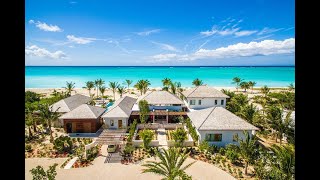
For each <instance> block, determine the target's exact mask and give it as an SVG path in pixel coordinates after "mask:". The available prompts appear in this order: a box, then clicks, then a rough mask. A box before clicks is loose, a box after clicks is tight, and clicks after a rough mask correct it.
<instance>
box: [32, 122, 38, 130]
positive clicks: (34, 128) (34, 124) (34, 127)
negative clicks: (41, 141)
mask: <svg viewBox="0 0 320 180" xmlns="http://www.w3.org/2000/svg"><path fill="white" fill-rule="evenodd" d="M33 131H34V132H37V123H36V121H34V122H33Z"/></svg>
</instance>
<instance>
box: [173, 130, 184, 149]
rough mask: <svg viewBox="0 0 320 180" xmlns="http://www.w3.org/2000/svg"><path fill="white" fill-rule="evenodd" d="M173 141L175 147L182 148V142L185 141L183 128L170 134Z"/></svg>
mask: <svg viewBox="0 0 320 180" xmlns="http://www.w3.org/2000/svg"><path fill="white" fill-rule="evenodd" d="M171 136H172V138H173V140H174V141H175V146H176V147H182V146H183V143H184V141H185V140H186V139H187V132H186V131H185V130H184V128H177V129H176V130H174V131H173V132H172V133H171Z"/></svg>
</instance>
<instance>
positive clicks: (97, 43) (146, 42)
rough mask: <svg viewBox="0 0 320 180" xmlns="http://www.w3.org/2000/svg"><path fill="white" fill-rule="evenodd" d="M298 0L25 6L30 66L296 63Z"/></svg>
mask: <svg viewBox="0 0 320 180" xmlns="http://www.w3.org/2000/svg"><path fill="white" fill-rule="evenodd" d="M294 9H295V7H294V1H293V0H282V1H275V0H268V1H266V0H243V1H239V0H224V1H213V0H212V1H210V0H208V1H204V0H197V1H196V0H190V1H184V0H175V1H169V0H161V1H160V0H158V1H150V0H139V1H132V0H131V1H129V0H127V1H123V0H122V1H120V0H119V1H115V0H114V1H109V0H104V1H103V0H91V1H89V0H46V1H43V0H26V11H25V12H26V15H25V35H26V36H25V37H26V38H25V58H26V65H48V66H64V65H66V66H69V65H74V66H77V65H80V66H86V65H88V66H113V65H120V66H122V65H129V66H131V65H138V66H141V65H148V66H159V65H169V66H170V65H182V66H188V65H294V64H295V63H294V58H295V56H294V52H295V50H294V49H295V21H294V19H295V12H294Z"/></svg>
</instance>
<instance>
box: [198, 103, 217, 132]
mask: <svg viewBox="0 0 320 180" xmlns="http://www.w3.org/2000/svg"><path fill="white" fill-rule="evenodd" d="M215 109H216V107H213V109H212V110H211V111H210V113H209V114H208V116H207V117H206V118H205V119H204V121H203V122H202V123H201V125H200V126H199V128H198V130H200V128H201V126H202V125H203V124H204V123H205V122H206V120H207V119H208V117H209V116H210V114H211V113H212V112H213V111H214V110H215Z"/></svg>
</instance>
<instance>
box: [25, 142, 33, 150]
mask: <svg viewBox="0 0 320 180" xmlns="http://www.w3.org/2000/svg"><path fill="white" fill-rule="evenodd" d="M25 151H26V152H31V151H32V147H31V145H30V144H27V145H26V146H25Z"/></svg>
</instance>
